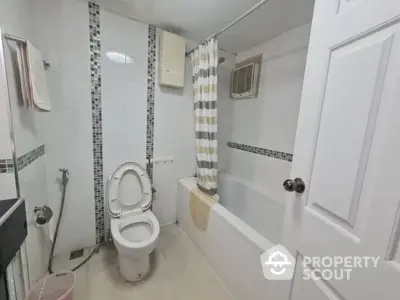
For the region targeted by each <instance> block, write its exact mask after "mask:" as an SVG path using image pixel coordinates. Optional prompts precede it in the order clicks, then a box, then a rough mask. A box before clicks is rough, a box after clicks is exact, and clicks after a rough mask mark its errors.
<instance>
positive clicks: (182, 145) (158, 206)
mask: <svg viewBox="0 0 400 300" xmlns="http://www.w3.org/2000/svg"><path fill="white" fill-rule="evenodd" d="M159 34H160V30H157V44H158V43H159ZM188 43H189V44H190V46H192V42H190V41H188ZM158 51H159V47H157V52H158ZM158 56H159V53H157V63H156V87H155V121H154V157H155V158H157V157H166V156H173V157H174V161H173V162H172V163H168V164H163V163H160V164H155V165H154V186H155V188H156V189H157V193H156V200H155V203H154V212H155V214H156V216H157V218H158V220H159V222H160V224H168V223H171V222H175V221H176V179H177V178H180V177H187V176H192V175H193V174H194V173H195V172H196V156H195V138H194V137H195V135H194V115H193V96H192V95H193V92H192V67H191V62H190V59H189V58H187V59H186V69H185V84H184V88H183V89H174V88H168V87H161V86H160V85H159V84H158Z"/></svg>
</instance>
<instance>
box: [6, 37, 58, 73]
mask: <svg viewBox="0 0 400 300" xmlns="http://www.w3.org/2000/svg"><path fill="white" fill-rule="evenodd" d="M3 36H4V38H5V39H7V40H10V41H14V42H17V43H20V44H24V45H26V44H27V41H26V40H24V39H23V38H20V37H17V36H15V35H11V34H7V33H5V34H3ZM43 64H44V67H45V68H50V64H49V63H48V62H47V61H45V60H44V61H43Z"/></svg>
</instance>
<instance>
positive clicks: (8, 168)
mask: <svg viewBox="0 0 400 300" xmlns="http://www.w3.org/2000/svg"><path fill="white" fill-rule="evenodd" d="M44 151H45V150H44V145H41V146H39V147H37V148H35V149H33V150H31V151H29V152H28V153H26V154H24V155H22V156H20V157H17V166H18V171H21V170H22V169H23V168H26V167H27V166H28V165H30V164H31V163H33V162H34V161H35V160H36V159H38V158H39V157H41V156H42V155H44ZM14 169H15V166H14V161H13V159H12V158H8V159H0V173H14Z"/></svg>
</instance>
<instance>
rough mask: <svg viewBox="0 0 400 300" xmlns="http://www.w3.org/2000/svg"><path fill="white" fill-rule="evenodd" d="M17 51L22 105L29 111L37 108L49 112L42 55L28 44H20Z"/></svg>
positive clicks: (48, 98) (49, 105)
mask: <svg viewBox="0 0 400 300" xmlns="http://www.w3.org/2000/svg"><path fill="white" fill-rule="evenodd" d="M17 51H18V67H19V72H20V81H21V92H22V99H23V104H24V105H25V106H26V107H28V108H29V109H33V108H34V107H37V108H38V109H39V110H42V111H50V109H51V104H50V97H49V94H48V88H47V80H46V73H45V70H44V64H43V57H42V54H41V53H40V51H39V50H38V49H36V48H35V47H34V46H33V45H32V44H31V43H30V42H27V44H26V45H23V44H20V45H19V46H18V50H17Z"/></svg>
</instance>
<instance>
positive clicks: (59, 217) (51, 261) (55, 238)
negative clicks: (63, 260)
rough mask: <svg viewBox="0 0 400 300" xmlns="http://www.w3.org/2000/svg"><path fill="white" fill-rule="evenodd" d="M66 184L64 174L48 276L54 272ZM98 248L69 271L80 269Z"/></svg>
mask: <svg viewBox="0 0 400 300" xmlns="http://www.w3.org/2000/svg"><path fill="white" fill-rule="evenodd" d="M67 184H68V178H67V175H66V174H65V173H63V179H62V186H63V189H62V196H61V207H60V211H59V213H58V220H57V225H56V230H55V231H54V238H53V243H52V244H51V250H50V256H49V263H48V267H47V270H48V271H49V274H53V273H54V271H53V256H54V249H55V247H56V242H57V237H58V230H59V228H60V224H61V219H62V216H63V212H64V204H65V193H66V191H67ZM99 247H100V245H97V246H96V247H95V248H94V249H93V251H92V252H91V253H90V254H89V256H88V257H87V258H85V259H84V260H83V261H82V262H81V263H80V264H79V265H77V266H76V267H74V268H72V270H71V271H75V270H77V269H79V268H80V267H82V266H83V265H84V264H85V263H87V262H88V261H89V259H90V258H91V257H92V256H93V254H95V253H96V252H97V250H98V249H99Z"/></svg>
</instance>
